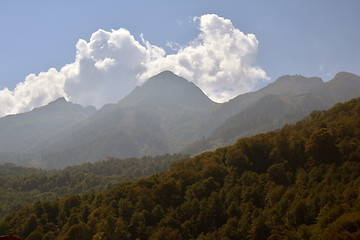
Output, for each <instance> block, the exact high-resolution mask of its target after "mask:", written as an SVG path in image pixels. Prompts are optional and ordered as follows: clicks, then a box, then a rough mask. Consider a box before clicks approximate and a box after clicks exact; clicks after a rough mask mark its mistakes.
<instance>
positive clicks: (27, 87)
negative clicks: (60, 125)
mask: <svg viewBox="0 0 360 240" xmlns="http://www.w3.org/2000/svg"><path fill="white" fill-rule="evenodd" d="M62 96H65V97H66V93H65V92H64V79H63V78H62V77H61V75H60V74H59V72H58V71H56V69H54V68H51V69H49V70H48V71H47V72H41V73H40V74H39V75H37V76H36V75H35V74H30V75H28V76H27V77H26V79H25V81H24V82H20V83H18V84H17V85H16V87H15V89H14V90H13V91H10V90H9V89H7V88H5V89H3V90H1V91H0V116H4V115H8V114H16V113H19V112H26V111H30V110H32V109H33V108H35V107H38V106H43V105H45V104H47V103H49V102H50V101H52V100H54V99H57V98H59V97H62Z"/></svg>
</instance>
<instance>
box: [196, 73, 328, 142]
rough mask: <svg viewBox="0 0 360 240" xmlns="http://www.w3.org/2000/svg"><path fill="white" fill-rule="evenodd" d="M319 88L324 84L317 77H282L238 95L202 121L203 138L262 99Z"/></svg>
mask: <svg viewBox="0 0 360 240" xmlns="http://www.w3.org/2000/svg"><path fill="white" fill-rule="evenodd" d="M321 86H324V82H323V81H322V80H321V78H318V77H310V78H307V77H303V76H300V75H295V76H290V75H285V76H282V77H280V78H278V79H277V80H276V81H275V82H273V83H270V84H269V85H267V86H265V87H264V88H262V89H259V90H257V91H255V92H249V93H245V94H242V95H239V96H237V97H235V98H233V99H231V100H230V101H229V102H226V103H223V104H221V105H220V106H219V107H218V109H216V110H215V111H214V112H213V113H212V114H211V116H210V117H208V118H207V119H206V120H205V121H204V123H203V125H205V126H208V128H207V130H208V131H207V132H206V134H204V135H203V136H209V135H210V134H211V133H212V132H213V131H214V129H216V128H218V127H219V126H220V125H221V124H222V123H224V121H225V120H227V119H228V118H229V117H231V116H234V115H236V114H238V113H240V112H241V111H243V110H245V109H246V108H248V107H250V106H251V105H252V104H255V103H256V102H257V101H259V100H260V99H261V98H263V97H266V96H269V95H279V96H287V97H293V96H296V95H299V94H304V93H307V92H308V91H310V90H311V89H314V88H317V87H321Z"/></svg>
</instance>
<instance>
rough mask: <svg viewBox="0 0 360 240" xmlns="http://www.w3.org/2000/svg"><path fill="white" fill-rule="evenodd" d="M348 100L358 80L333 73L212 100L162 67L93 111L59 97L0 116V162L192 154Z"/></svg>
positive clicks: (357, 90)
mask: <svg viewBox="0 0 360 240" xmlns="http://www.w3.org/2000/svg"><path fill="white" fill-rule="evenodd" d="M354 97H360V77H359V76H357V75H354V74H351V73H346V72H341V73H338V74H336V76H335V77H334V79H332V80H331V81H329V82H326V83H324V82H323V81H322V80H321V79H320V78H317V77H313V78H306V77H303V76H298V75H296V76H289V75H287V76H282V77H280V78H279V79H277V80H276V81H275V82H273V83H271V84H269V85H268V86H266V87H264V88H263V89H260V90H258V91H256V92H251V93H246V94H243V95H239V96H238V97H236V98H234V99H232V100H230V101H229V102H227V103H223V104H218V103H214V102H212V101H211V100H210V99H209V98H208V97H207V96H206V95H205V94H204V93H203V92H202V91H201V90H200V89H199V88H198V87H197V86H196V85H194V84H193V83H191V82H189V81H187V80H186V79H184V78H182V77H179V76H177V75H175V74H173V73H172V72H169V71H165V72H162V73H160V74H158V75H156V76H154V77H152V78H150V79H149V80H148V81H147V82H145V83H144V84H143V85H142V86H139V87H137V88H135V89H134V90H133V91H132V92H131V93H130V94H129V95H127V96H126V97H125V98H124V99H122V100H121V101H119V102H118V103H117V104H108V105H105V106H104V107H103V108H101V109H99V110H98V111H96V110H95V109H94V108H91V107H87V108H84V107H82V106H80V105H77V104H73V103H70V102H66V100H65V99H63V98H62V99H58V100H56V101H54V102H52V103H49V104H48V105H47V106H44V107H41V108H37V109H34V110H33V111H31V112H28V113H22V114H17V115H12V116H6V117H3V118H0V132H1V136H0V162H6V161H12V162H16V163H18V164H22V165H31V166H35V167H42V168H60V167H65V166H68V165H74V164H80V163H83V162H94V161H97V160H100V159H103V158H106V157H107V156H112V157H120V158H124V157H139V156H143V155H158V154H164V153H174V152H181V151H182V152H183V153H188V154H196V153H199V152H202V151H205V150H210V149H213V148H216V147H219V146H225V145H228V144H232V143H234V142H235V141H236V140H237V139H238V138H239V137H245V136H250V135H254V134H256V133H261V132H266V131H269V130H276V129H278V128H280V127H282V126H283V125H284V124H287V123H294V122H296V121H298V120H300V119H302V118H304V117H305V116H307V115H308V114H309V113H310V112H312V111H313V110H325V109H328V108H330V107H331V106H332V105H334V104H335V103H337V102H344V101H347V100H350V99H351V98H354ZM16 159H18V160H16Z"/></svg>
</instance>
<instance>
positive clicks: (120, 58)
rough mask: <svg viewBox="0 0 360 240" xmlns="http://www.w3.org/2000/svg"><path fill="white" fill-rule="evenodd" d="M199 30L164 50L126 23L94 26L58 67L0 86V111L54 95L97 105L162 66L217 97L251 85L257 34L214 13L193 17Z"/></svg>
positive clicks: (258, 73)
mask: <svg viewBox="0 0 360 240" xmlns="http://www.w3.org/2000/svg"><path fill="white" fill-rule="evenodd" d="M194 22H196V24H197V25H198V29H199V34H198V36H197V37H196V38H195V39H194V40H193V41H191V42H189V43H188V45H187V46H184V47H180V48H179V49H178V50H177V52H176V53H174V54H169V55H167V54H166V52H165V50H164V49H163V48H161V47H158V46H155V45H152V44H151V43H150V42H148V41H146V40H145V39H144V36H142V35H141V36H140V41H138V40H136V39H135V37H134V36H133V35H132V34H131V33H130V32H129V31H128V30H126V29H124V28H120V29H118V30H112V31H111V32H108V31H104V30H101V29H100V30H98V31H96V32H95V33H93V34H92V36H91V38H90V40H89V42H87V41H85V40H82V39H80V40H79V41H78V43H77V45H76V49H77V52H76V58H75V61H74V62H73V63H70V64H67V65H65V66H64V67H63V68H62V69H61V70H60V71H57V70H56V69H54V68H52V69H49V70H48V71H47V72H41V73H40V74H38V75H35V74H30V75H29V76H28V77H27V78H26V79H25V81H24V82H20V83H19V84H17V86H16V87H15V89H14V90H13V91H11V90H9V89H3V90H1V91H0V116H3V115H7V114H12V113H19V112H24V111H29V110H31V109H33V108H34V107H38V106H42V105H45V104H47V103H48V102H50V101H52V100H55V99H56V98H58V97H61V96H64V97H66V98H67V99H68V100H71V101H72V102H75V103H80V104H82V105H93V106H96V107H98V108H99V107H101V106H103V105H104V104H106V103H109V102H117V101H119V100H120V99H121V98H123V97H124V96H125V95H126V94H128V93H129V92H130V91H131V90H132V89H133V88H134V87H135V86H137V85H139V84H141V83H143V82H144V81H146V80H147V79H148V78H149V77H151V76H153V75H155V74H158V73H159V72H161V71H164V70H170V71H173V72H174V73H175V74H178V75H180V76H182V77H185V78H186V79H188V80H189V81H192V82H194V83H195V84H196V85H197V86H199V87H200V88H201V89H202V90H203V91H204V93H205V94H206V95H208V96H209V97H210V98H211V99H212V100H214V101H217V102H224V101H227V100H229V99H231V98H233V97H235V96H237V95H239V94H241V93H244V92H248V91H251V90H254V88H256V86H257V84H258V83H259V82H260V81H263V80H267V79H268V78H267V76H266V73H265V71H264V70H263V69H261V67H260V66H259V65H258V64H257V62H256V54H257V51H258V40H257V39H256V36H255V35H254V34H244V33H243V32H241V31H240V30H239V29H237V28H236V27H235V26H234V25H233V24H232V22H231V21H230V20H229V19H225V18H222V17H219V16H217V15H215V14H207V15H203V16H201V17H195V18H194Z"/></svg>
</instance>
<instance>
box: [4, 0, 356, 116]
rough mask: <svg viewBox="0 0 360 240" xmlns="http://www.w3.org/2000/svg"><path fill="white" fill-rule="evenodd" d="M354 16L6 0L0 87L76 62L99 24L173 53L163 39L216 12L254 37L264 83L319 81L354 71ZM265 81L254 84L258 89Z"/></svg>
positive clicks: (345, 4)
mask: <svg viewBox="0 0 360 240" xmlns="http://www.w3.org/2000/svg"><path fill="white" fill-rule="evenodd" d="M359 13H360V1H357V0H353V1H350V0H345V1H340V0H339V1H331V0H329V1H323V0H318V1H307V0H306V1H285V0H284V1H279V0H275V1H231V0H229V1H199V0H197V1H82V0H79V1H68V0H62V1H40V0H39V1H37V0H34V1H17V0H3V1H1V2H0V29H1V32H2V33H1V38H0V53H1V54H0V66H1V71H0V90H2V89H4V88H8V90H9V91H12V90H13V89H14V88H15V86H16V85H17V84H18V83H20V82H23V81H24V80H25V78H26V77H27V76H28V75H29V74H31V73H33V74H35V75H38V74H39V73H40V72H46V71H48V70H49V69H50V68H55V69H56V70H57V71H60V70H61V68H62V67H63V66H65V65H66V64H69V63H73V62H74V61H75V58H76V52H77V48H76V44H77V42H78V41H79V39H84V40H85V41H87V42H89V41H90V40H89V39H90V37H91V35H92V34H93V33H94V32H96V31H97V30H99V29H103V30H105V31H109V32H110V31H111V29H115V30H116V29H119V28H125V29H127V30H128V31H129V32H130V33H131V35H132V36H133V37H134V38H135V39H136V40H137V41H139V42H140V43H141V37H140V34H143V38H144V39H145V40H146V41H148V42H149V43H150V44H152V45H154V46H158V47H160V48H163V49H164V50H165V51H166V55H169V54H172V53H174V50H171V49H170V48H169V47H168V46H167V43H169V42H173V43H177V44H179V45H181V46H187V45H188V44H189V42H191V41H194V39H196V37H197V36H198V34H199V24H197V22H196V21H194V20H193V19H194V17H200V16H202V15H204V14H216V15H217V16H219V17H221V18H224V19H227V20H230V21H231V23H232V25H233V26H234V27H235V28H236V29H238V30H240V31H241V32H243V33H244V34H254V35H255V36H256V39H257V40H258V46H257V49H256V53H254V54H253V56H254V57H255V58H256V64H257V66H258V67H260V68H261V69H262V70H264V71H265V72H266V76H267V77H268V79H269V81H274V80H275V79H276V78H278V77H279V76H281V75H284V74H301V75H304V76H319V77H322V78H323V79H324V80H329V79H331V78H332V77H333V76H334V75H335V73H337V72H339V71H349V72H353V73H355V74H358V75H359V74H360V47H359V42H360V41H359V39H360V14H359ZM141 44H142V43H141ZM175 52H176V51H175ZM267 82H268V81H267ZM267 82H266V83H267ZM264 84H265V83H264V82H261V81H260V82H258V86H261V85H264ZM74 99H75V98H74ZM40 102H41V103H43V101H40ZM40 102H39V103H38V104H41V103H40ZM80 102H81V101H80ZM0 105H2V104H1V103H0ZM35 105H36V104H35ZM35 105H34V106H35ZM19 111H20V110H19ZM15 112H16V111H15Z"/></svg>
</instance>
